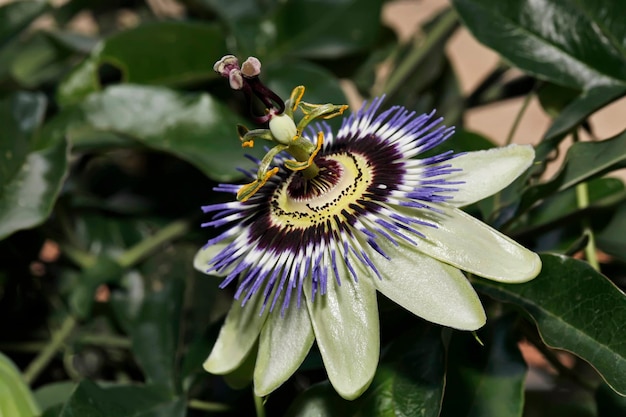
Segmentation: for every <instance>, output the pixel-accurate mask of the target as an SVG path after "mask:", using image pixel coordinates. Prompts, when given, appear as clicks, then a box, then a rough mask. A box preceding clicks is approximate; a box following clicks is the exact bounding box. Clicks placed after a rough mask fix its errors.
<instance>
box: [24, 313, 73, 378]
mask: <svg viewBox="0 0 626 417" xmlns="http://www.w3.org/2000/svg"><path fill="white" fill-rule="evenodd" d="M76 324H77V322H76V319H75V318H74V317H73V316H71V315H68V316H67V317H66V318H65V320H64V321H63V323H62V324H61V327H60V328H59V329H57V330H55V331H53V332H52V338H51V340H50V342H49V343H48V344H47V345H46V347H45V348H44V349H43V350H41V351H40V352H39V354H38V355H37V356H36V357H35V359H33V361H32V362H31V363H30V364H29V365H28V366H27V367H26V370H25V371H24V381H25V382H26V383H27V384H29V385H30V384H32V382H33V381H34V380H35V379H36V378H37V377H38V376H39V374H40V373H41V372H42V371H43V370H44V369H45V368H46V366H48V364H49V363H50V361H51V360H52V359H53V358H54V355H56V353H57V351H58V350H59V349H61V346H62V345H63V344H64V343H65V341H66V340H67V338H68V337H69V336H70V335H71V334H72V331H73V330H74V328H76Z"/></svg>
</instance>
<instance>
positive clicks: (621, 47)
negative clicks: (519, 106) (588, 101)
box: [453, 0, 626, 90]
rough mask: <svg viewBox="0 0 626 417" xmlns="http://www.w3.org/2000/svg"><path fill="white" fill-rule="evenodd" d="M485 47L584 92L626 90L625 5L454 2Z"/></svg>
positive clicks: (547, 0) (567, 0) (612, 0)
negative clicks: (598, 88)
mask: <svg viewBox="0 0 626 417" xmlns="http://www.w3.org/2000/svg"><path fill="white" fill-rule="evenodd" d="M453 4H454V6H455V7H456V9H457V11H458V12H459V15H460V16H461V19H462V20H463V21H464V22H465V24H466V25H467V27H468V28H469V30H470V31H471V32H472V33H473V34H474V36H476V38H478V40H479V41H480V42H482V43H484V44H485V45H487V46H489V47H490V48H493V49H494V50H496V52H498V53H499V54H500V55H501V56H502V57H503V58H505V59H506V60H508V61H510V62H511V63H512V64H513V65H515V66H517V67H519V68H521V69H522V70H524V71H526V72H528V73H530V74H533V75H535V76H537V77H539V78H542V79H546V80H549V81H552V82H554V83H556V84H560V85H563V86H567V87H572V88H577V89H579V90H588V89H591V88H593V87H596V86H599V85H621V86H624V85H625V84H626V60H624V56H626V43H625V42H624V40H625V39H626V31H625V26H624V25H623V23H620V22H621V17H620V16H622V15H623V11H624V5H623V2H622V1H621V0H605V1H602V2H592V1H581V0H538V1H537V0H509V1H500V0H453Z"/></svg>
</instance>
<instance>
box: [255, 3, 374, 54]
mask: <svg viewBox="0 0 626 417" xmlns="http://www.w3.org/2000/svg"><path fill="white" fill-rule="evenodd" d="M381 6H382V1H381V0H359V1H357V0H336V1H332V2H329V1H325V0H303V1H288V2H284V3H282V7H281V8H280V9H279V10H278V12H277V13H276V15H275V16H274V19H273V22H274V23H275V25H276V26H275V28H274V30H275V31H276V39H277V42H276V46H275V47H274V49H272V50H270V51H267V52H266V53H268V54H271V56H273V57H276V58H277V59H278V58H280V57H281V56H282V55H293V56H298V57H307V58H318V59H319V58H337V57H341V56H343V55H348V54H351V53H355V52H358V51H361V50H364V49H365V48H368V47H370V46H371V45H372V44H373V43H374V42H375V40H376V37H377V36H378V31H379V29H380V11H381Z"/></svg>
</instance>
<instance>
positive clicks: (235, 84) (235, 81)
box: [228, 70, 243, 90]
mask: <svg viewBox="0 0 626 417" xmlns="http://www.w3.org/2000/svg"><path fill="white" fill-rule="evenodd" d="M228 82H229V83H230V88H232V89H233V90H241V89H242V88H243V77H242V76H241V71H239V70H233V71H231V72H230V74H228Z"/></svg>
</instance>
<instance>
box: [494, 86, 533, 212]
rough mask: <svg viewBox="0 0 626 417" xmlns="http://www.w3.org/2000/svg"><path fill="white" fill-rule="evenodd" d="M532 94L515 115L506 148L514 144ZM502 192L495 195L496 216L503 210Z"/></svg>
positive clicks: (527, 95)
mask: <svg viewBox="0 0 626 417" xmlns="http://www.w3.org/2000/svg"><path fill="white" fill-rule="evenodd" d="M532 96H533V95H532V93H529V94H526V97H524V101H523V102H522V106H521V107H520V109H519V111H518V112H517V115H515V120H513V124H512V125H511V129H509V133H508V135H507V136H506V140H505V141H504V146H508V145H510V144H511V143H512V142H513V137H514V136H515V132H517V128H518V127H519V124H520V122H521V121H522V117H523V116H524V113H526V109H528V105H529V104H530V99H531V98H532ZM501 193H502V191H498V192H497V193H496V194H494V196H493V206H494V208H495V210H494V214H493V215H495V214H496V213H498V211H499V210H500V209H501V207H500V204H501V197H502V195H501Z"/></svg>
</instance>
